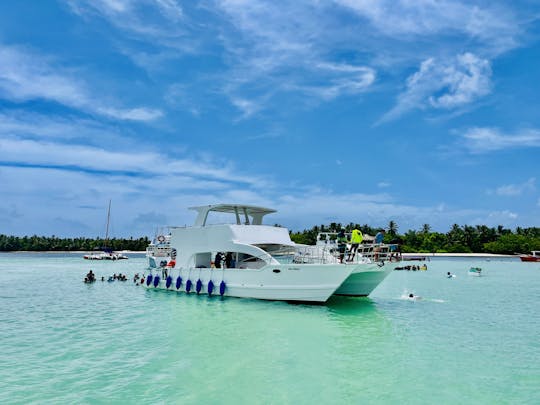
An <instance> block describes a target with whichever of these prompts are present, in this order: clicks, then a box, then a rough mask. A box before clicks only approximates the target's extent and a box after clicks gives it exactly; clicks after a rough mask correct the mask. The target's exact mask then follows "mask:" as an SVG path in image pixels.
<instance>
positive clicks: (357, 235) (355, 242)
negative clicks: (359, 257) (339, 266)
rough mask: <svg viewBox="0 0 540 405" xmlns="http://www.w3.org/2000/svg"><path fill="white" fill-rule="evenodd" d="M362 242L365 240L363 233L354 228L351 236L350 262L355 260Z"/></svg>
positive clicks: (348, 259)
mask: <svg viewBox="0 0 540 405" xmlns="http://www.w3.org/2000/svg"><path fill="white" fill-rule="evenodd" d="M362 240H364V235H362V231H360V230H359V229H356V228H354V229H353V230H352V234H351V249H350V250H349V255H348V257H347V261H348V262H351V261H353V260H354V256H355V255H356V252H357V250H358V246H359V245H360V243H362Z"/></svg>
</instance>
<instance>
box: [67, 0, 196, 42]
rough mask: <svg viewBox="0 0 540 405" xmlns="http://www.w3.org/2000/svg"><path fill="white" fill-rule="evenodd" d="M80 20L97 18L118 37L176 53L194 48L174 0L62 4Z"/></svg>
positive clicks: (72, 1) (79, 0) (101, 0)
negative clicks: (144, 42) (135, 40)
mask: <svg viewBox="0 0 540 405" xmlns="http://www.w3.org/2000/svg"><path fill="white" fill-rule="evenodd" d="M64 1H66V3H67V4H68V6H69V8H70V10H71V11H72V12H73V13H75V14H77V15H79V16H81V17H83V18H90V17H95V16H97V17H101V18H103V19H105V20H107V21H108V22H109V23H110V24H111V25H112V26H114V27H116V28H117V29H118V30H120V31H121V33H125V34H127V35H128V36H130V37H135V38H137V39H138V40H140V41H146V42H148V43H151V44H152V45H161V46H164V47H167V48H171V49H176V50H178V51H182V52H184V51H191V50H193V49H194V48H195V45H194V44H193V42H195V41H196V39H194V38H192V39H190V38H189V37H188V36H187V29H186V28H185V24H184V17H185V16H184V12H183V8H182V6H181V5H180V4H179V3H178V2H177V1H175V0H64Z"/></svg>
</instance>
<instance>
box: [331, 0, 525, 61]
mask: <svg viewBox="0 0 540 405" xmlns="http://www.w3.org/2000/svg"><path fill="white" fill-rule="evenodd" d="M334 1H335V3H337V4H340V5H341V6H343V7H346V8H348V9H350V10H352V11H354V12H355V13H356V14H357V15H358V16H360V17H362V18H364V19H366V20H367V21H369V23H370V24H371V25H372V26H373V27H374V28H375V29H376V30H378V31H379V32H380V33H381V34H383V35H386V36H389V37H392V38H397V39H407V38H409V39H410V37H413V38H414V37H418V38H422V39H424V38H425V37H426V36H435V35H441V34H445V33H448V34H453V35H455V33H460V34H462V35H466V36H467V37H470V38H473V39H476V40H478V41H480V42H482V44H483V45H484V47H489V48H490V49H491V51H492V52H493V53H500V52H503V51H505V50H508V49H511V48H513V47H515V46H516V37H517V36H518V34H519V33H520V28H519V24H517V23H516V20H515V16H514V15H513V14H512V12H511V10H509V9H507V8H503V7H502V6H495V5H492V3H487V4H478V3H477V2H464V1H453V0H452V1H450V0H416V1H409V0H334Z"/></svg>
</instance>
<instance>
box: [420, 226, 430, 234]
mask: <svg viewBox="0 0 540 405" xmlns="http://www.w3.org/2000/svg"><path fill="white" fill-rule="evenodd" d="M429 232H431V226H429V224H424V225H422V233H424V234H425V233H429Z"/></svg>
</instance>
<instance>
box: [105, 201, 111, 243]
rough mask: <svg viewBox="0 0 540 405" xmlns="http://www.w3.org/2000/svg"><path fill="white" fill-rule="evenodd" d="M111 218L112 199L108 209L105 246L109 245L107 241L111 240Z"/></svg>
mask: <svg viewBox="0 0 540 405" xmlns="http://www.w3.org/2000/svg"><path fill="white" fill-rule="evenodd" d="M110 220H111V200H109V209H108V210H107V228H106V230H105V247H107V241H108V240H109V221H110Z"/></svg>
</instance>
